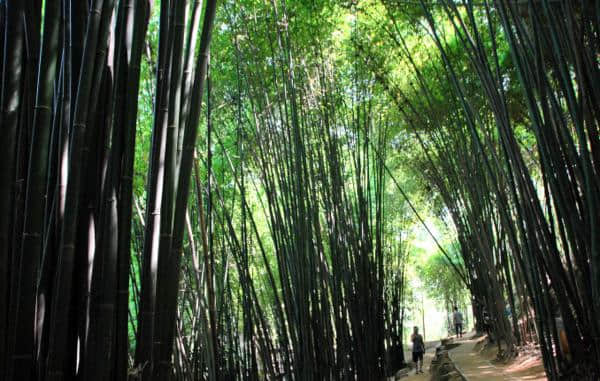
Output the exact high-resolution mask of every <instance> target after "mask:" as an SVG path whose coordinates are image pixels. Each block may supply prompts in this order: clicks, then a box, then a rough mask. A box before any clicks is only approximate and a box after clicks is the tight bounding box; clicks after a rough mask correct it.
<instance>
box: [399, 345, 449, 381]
mask: <svg viewBox="0 0 600 381" xmlns="http://www.w3.org/2000/svg"><path fill="white" fill-rule="evenodd" d="M439 344H440V342H439V341H434V342H426V343H425V355H424V356H423V373H420V374H415V370H414V369H413V370H411V371H410V372H409V373H408V377H405V378H403V379H402V380H403V381H404V380H411V381H412V380H415V381H416V380H427V381H429V379H430V378H431V374H429V366H430V365H431V360H432V359H433V356H434V355H435V348H436V347H437V346H438V345H439ZM405 353H406V355H407V357H409V356H412V353H411V352H410V349H409V350H408V351H406V352H405Z"/></svg>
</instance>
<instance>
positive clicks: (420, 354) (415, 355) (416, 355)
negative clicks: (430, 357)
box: [412, 352, 423, 362]
mask: <svg viewBox="0 0 600 381" xmlns="http://www.w3.org/2000/svg"><path fill="white" fill-rule="evenodd" d="M412 354H413V362H417V361H423V352H413V353H412Z"/></svg>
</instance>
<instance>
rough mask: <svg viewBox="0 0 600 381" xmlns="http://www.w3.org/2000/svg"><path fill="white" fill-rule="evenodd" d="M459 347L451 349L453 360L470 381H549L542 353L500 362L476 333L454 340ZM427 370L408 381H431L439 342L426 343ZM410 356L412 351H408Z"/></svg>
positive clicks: (407, 378)
mask: <svg viewBox="0 0 600 381" xmlns="http://www.w3.org/2000/svg"><path fill="white" fill-rule="evenodd" d="M454 343H455V344H458V345H457V346H456V347H454V348H453V349H451V350H450V351H449V352H450V357H451V359H452V361H453V362H454V365H455V366H456V368H458V370H459V371H460V372H461V373H462V374H463V375H464V376H465V377H466V379H467V381H501V380H506V381H517V380H524V381H545V380H547V378H546V374H545V373H544V366H543V364H542V360H541V358H540V356H539V354H535V353H525V354H522V355H520V356H518V357H517V358H516V359H514V360H511V361H509V362H500V361H497V360H496V359H495V358H496V353H497V351H496V348H495V347H494V346H493V345H492V346H490V345H485V344H486V343H487V340H486V336H481V337H475V336H474V334H473V333H470V334H468V335H465V336H464V337H463V338H462V339H460V340H457V341H454ZM426 344H427V345H426V348H427V349H426V351H425V356H424V364H423V369H424V370H425V373H422V374H415V371H414V368H411V369H410V370H409V373H408V377H405V378H402V380H407V381H418V380H423V381H425V380H427V381H429V380H430V379H431V374H430V373H429V367H430V365H431V360H432V359H433V357H434V355H435V347H436V346H437V345H438V344H439V341H437V342H429V343H426ZM406 353H407V355H408V356H410V349H407V351H406Z"/></svg>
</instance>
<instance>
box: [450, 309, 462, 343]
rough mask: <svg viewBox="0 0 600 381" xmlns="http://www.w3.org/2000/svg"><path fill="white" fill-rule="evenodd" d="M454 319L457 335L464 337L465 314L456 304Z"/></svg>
mask: <svg viewBox="0 0 600 381" xmlns="http://www.w3.org/2000/svg"><path fill="white" fill-rule="evenodd" d="M452 320H454V329H455V330H456V337H462V329H463V316H462V313H461V312H460V311H459V310H458V307H456V306H454V313H453V314H452Z"/></svg>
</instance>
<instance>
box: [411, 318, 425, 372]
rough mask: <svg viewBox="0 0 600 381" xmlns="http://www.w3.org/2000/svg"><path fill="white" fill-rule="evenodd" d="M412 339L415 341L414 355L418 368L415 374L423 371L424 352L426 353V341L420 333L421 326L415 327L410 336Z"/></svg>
mask: <svg viewBox="0 0 600 381" xmlns="http://www.w3.org/2000/svg"><path fill="white" fill-rule="evenodd" d="M410 341H412V343H413V348H412V357H413V362H414V363H415V364H416V368H417V370H416V371H415V374H417V373H423V354H424V353H425V343H424V342H423V336H421V335H420V334H419V327H415V328H414V330H413V334H412V335H411V336H410Z"/></svg>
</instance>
